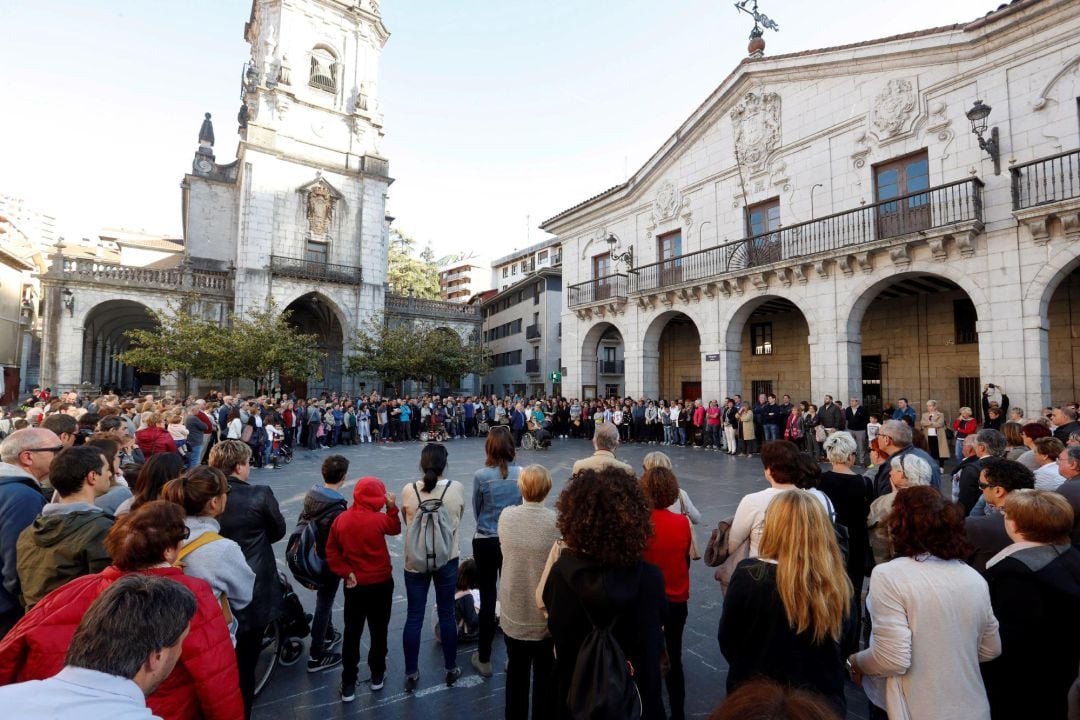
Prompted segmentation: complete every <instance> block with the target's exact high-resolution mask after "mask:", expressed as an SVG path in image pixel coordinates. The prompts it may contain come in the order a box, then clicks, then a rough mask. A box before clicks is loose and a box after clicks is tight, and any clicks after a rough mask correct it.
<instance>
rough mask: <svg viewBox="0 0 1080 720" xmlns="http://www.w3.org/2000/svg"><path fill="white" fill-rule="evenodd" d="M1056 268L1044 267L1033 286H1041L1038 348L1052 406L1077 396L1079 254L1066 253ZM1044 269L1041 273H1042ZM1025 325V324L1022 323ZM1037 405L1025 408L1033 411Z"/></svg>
mask: <svg viewBox="0 0 1080 720" xmlns="http://www.w3.org/2000/svg"><path fill="white" fill-rule="evenodd" d="M1066 258H1068V259H1067V260H1066V261H1064V262H1063V263H1062V264H1060V266H1059V267H1057V268H1052V270H1053V273H1052V274H1050V272H1049V271H1050V270H1051V268H1047V273H1046V275H1047V276H1046V277H1045V278H1043V277H1039V278H1037V279H1036V282H1037V283H1039V281H1040V280H1041V281H1042V282H1041V283H1039V284H1036V283H1033V284H1032V290H1041V294H1038V295H1036V296H1035V297H1037V298H1038V302H1039V305H1038V309H1037V312H1038V318H1039V323H1038V328H1039V330H1041V331H1042V332H1041V333H1040V335H1042V337H1040V343H1039V346H1040V347H1039V349H1040V350H1041V352H1040V355H1041V356H1042V359H1043V362H1042V363H1041V365H1042V367H1041V371H1042V385H1043V388H1042V389H1043V392H1042V393H1041V395H1042V396H1043V397H1044V398H1046V399H1045V400H1043V403H1044V404H1045V403H1049V404H1051V405H1054V406H1058V405H1063V404H1065V403H1069V402H1073V401H1075V400H1076V399H1077V398H1080V369H1078V366H1077V362H1078V361H1080V319H1078V318H1080V257H1069V256H1066ZM1042 275H1043V273H1040V276H1042ZM1025 327H1026V326H1025ZM1038 410H1039V408H1036V407H1032V408H1029V409H1028V414H1034V413H1036V412H1037V411H1038Z"/></svg>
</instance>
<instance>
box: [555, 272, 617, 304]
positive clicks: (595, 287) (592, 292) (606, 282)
mask: <svg viewBox="0 0 1080 720" xmlns="http://www.w3.org/2000/svg"><path fill="white" fill-rule="evenodd" d="M628 289H629V286H628V283H627V278H626V274H625V273H614V274H612V275H605V276H603V277H599V278H596V279H594V280H586V281H585V282H581V283H576V284H574V285H570V286H569V287H567V288H566V290H567V295H566V297H567V304H568V307H578V306H579V305H588V304H590V303H594V302H605V301H608V300H618V299H621V300H625V299H626V294H627V291H628Z"/></svg>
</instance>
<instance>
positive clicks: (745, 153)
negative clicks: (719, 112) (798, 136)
mask: <svg viewBox="0 0 1080 720" xmlns="http://www.w3.org/2000/svg"><path fill="white" fill-rule="evenodd" d="M731 123H732V125H733V126H734V129H735V149H736V150H737V151H738V153H739V161H740V162H742V163H745V164H746V165H747V166H748V167H749V168H750V172H758V171H759V170H762V169H763V168H764V167H765V161H766V160H768V158H769V153H771V152H772V151H773V150H774V149H775V148H776V147H777V146H778V145H779V144H780V96H779V95H777V94H776V93H760V94H759V93H755V92H748V93H746V95H745V96H743V99H742V101H741V102H739V104H738V105H736V106H735V107H734V108H732V110H731Z"/></svg>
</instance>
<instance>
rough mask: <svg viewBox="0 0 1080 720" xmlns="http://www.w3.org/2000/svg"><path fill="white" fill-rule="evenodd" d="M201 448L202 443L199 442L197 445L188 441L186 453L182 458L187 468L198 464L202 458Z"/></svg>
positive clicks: (189, 468)
mask: <svg viewBox="0 0 1080 720" xmlns="http://www.w3.org/2000/svg"><path fill="white" fill-rule="evenodd" d="M202 449H203V443H199V444H198V445H195V444H193V443H188V454H187V456H186V457H185V458H184V459H185V460H186V462H187V469H188V470H191V469H192V468H194V467H196V466H198V464H199V461H200V460H202Z"/></svg>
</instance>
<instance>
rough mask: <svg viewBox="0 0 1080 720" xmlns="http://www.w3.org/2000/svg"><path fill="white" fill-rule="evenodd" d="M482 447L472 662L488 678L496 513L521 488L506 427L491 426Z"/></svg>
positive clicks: (476, 485)
mask: <svg viewBox="0 0 1080 720" xmlns="http://www.w3.org/2000/svg"><path fill="white" fill-rule="evenodd" d="M484 450H485V452H486V453H487V460H486V461H485V462H484V467H482V468H481V469H479V470H477V471H476V474H475V475H474V476H473V512H474V513H475V514H476V535H475V536H474V537H473V559H474V560H476V573H477V584H478V585H479V589H480V640H479V647H478V648H477V650H476V652H474V653H473V655H472V664H473V667H475V668H476V671H477V672H479V673H480V674H481V675H483V676H484V677H491V644H492V642H493V641H494V640H495V598H496V594H497V593H496V589H495V588H496V584H497V582H498V579H499V573H500V572H501V570H502V549H501V548H500V546H499V516H500V515H501V514H502V511H503V510H505V509H506V508H508V507H510V506H511V505H520V504H521V490H520V489H519V488H518V482H517V481H518V476H519V475H520V474H521V468H520V467H519V466H518V465H516V464H514V456H515V449H514V437H513V435H511V434H510V431H509V430H508V429H507V428H506V427H505V426H502V425H496V426H495V427H493V428H491V430H490V431H489V432H488V436H487V441H486V442H485V444H484Z"/></svg>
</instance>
